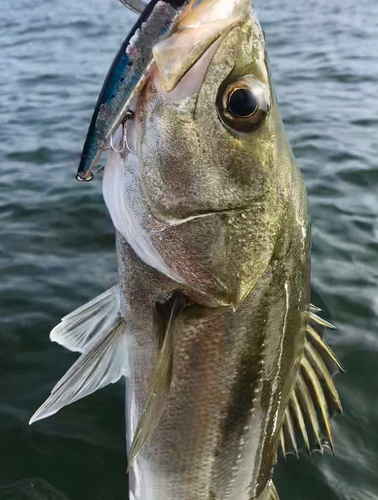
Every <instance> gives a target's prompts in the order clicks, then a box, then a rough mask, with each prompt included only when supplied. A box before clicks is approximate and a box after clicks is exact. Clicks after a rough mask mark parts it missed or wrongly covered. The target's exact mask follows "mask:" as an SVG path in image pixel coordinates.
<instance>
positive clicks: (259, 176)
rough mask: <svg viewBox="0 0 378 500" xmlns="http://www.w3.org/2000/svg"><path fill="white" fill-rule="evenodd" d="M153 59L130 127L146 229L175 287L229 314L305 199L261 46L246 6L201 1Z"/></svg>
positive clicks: (232, 0)
mask: <svg viewBox="0 0 378 500" xmlns="http://www.w3.org/2000/svg"><path fill="white" fill-rule="evenodd" d="M196 9H198V10H196ZM154 55H155V60H156V68H155V70H154V73H153V75H152V76H151V78H150V79H149V81H148V83H147V84H146V86H145V88H144V89H143V92H142V93H141V95H140V97H139V102H138V105H137V108H136V117H137V120H136V123H135V129H136V137H137V140H136V146H135V149H136V151H137V163H138V170H139V172H140V180H141V191H142V194H141V196H142V197H143V200H144V201H143V203H144V205H145V207H146V212H148V216H149V219H148V220H149V221H150V222H146V223H145V226H144V228H145V229H146V230H147V233H148V238H149V241H150V242H151V244H152V245H153V247H154V248H155V249H156V250H157V252H158V253H159V255H160V256H161V257H162V258H163V260H164V262H165V263H166V264H167V266H168V267H169V268H170V269H173V270H174V272H175V273H177V275H179V276H181V278H182V282H184V283H186V284H187V285H188V286H192V287H194V288H196V289H198V290H201V291H202V292H204V293H206V294H209V295H211V296H212V297H214V298H215V299H216V300H217V301H218V303H220V304H224V305H232V306H234V307H237V306H238V304H240V302H242V301H243V300H244V298H245V297H246V296H247V295H248V294H249V293H250V292H251V290H252V289H253V288H254V286H255V285H256V283H257V282H258V280H259V278H260V277H261V276H262V275H263V274H264V273H265V272H267V270H268V267H269V265H270V263H271V262H272V259H273V258H274V256H275V254H277V243H278V239H279V237H280V235H281V233H282V227H283V224H284V223H285V222H288V221H287V216H288V207H289V206H294V205H295V206H298V207H299V205H300V203H297V201H296V200H297V198H298V189H299V191H303V189H302V179H301V176H300V175H299V172H298V169H297V167H296V165H295V162H294V161H293V155H292V153H291V150H290V147H289V144H288V141H287V139H286V136H285V132H284V128H283V124H282V120H281V117H280V114H279V110H278V105H277V101H276V98H275V95H274V92H273V89H272V84H271V78H270V73H269V69H268V61H267V55H266V47H265V37H264V34H263V31H262V29H261V26H260V24H259V22H258V20H257V18H256V16H255V13H254V10H253V6H252V3H251V1H249V0H204V1H203V2H200V3H199V4H198V5H197V6H196V5H195V6H194V8H193V10H192V11H191V13H190V14H189V15H188V16H186V18H184V19H183V21H182V23H181V25H179V26H178V29H177V31H176V33H174V34H173V35H171V37H169V38H168V39H166V40H163V41H162V42H161V43H159V44H158V45H157V46H156V47H155V48H154ZM298 210H299V211H300V208H298ZM294 211H295V210H294ZM291 212H293V211H292V210H291ZM285 218H286V219H285ZM151 221H155V222H156V221H159V222H160V223H161V224H162V225H163V226H160V227H163V229H161V230H160V231H153V230H151V231H150V229H151V228H152V227H153V222H151ZM282 251H284V250H282Z"/></svg>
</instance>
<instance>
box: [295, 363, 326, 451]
mask: <svg viewBox="0 0 378 500" xmlns="http://www.w3.org/2000/svg"><path fill="white" fill-rule="evenodd" d="M302 367H303V369H304V371H305V373H306V375H307V377H308V379H309V381H310V383H311V385H312V387H313V389H314V393H315V397H316V400H317V403H318V405H319V407H320V411H321V413H322V417H323V422H324V425H325V429H326V432H327V436H328V438H329V441H330V444H331V448H332V451H333V450H334V439H333V432H332V427H331V422H330V417H329V413H328V405H327V402H326V399H325V395H324V392H323V389H322V386H321V384H320V382H319V379H318V376H317V374H316V373H315V370H314V368H313V367H312V365H311V363H310V362H309V360H308V359H307V358H306V357H305V356H304V357H303V358H302Z"/></svg>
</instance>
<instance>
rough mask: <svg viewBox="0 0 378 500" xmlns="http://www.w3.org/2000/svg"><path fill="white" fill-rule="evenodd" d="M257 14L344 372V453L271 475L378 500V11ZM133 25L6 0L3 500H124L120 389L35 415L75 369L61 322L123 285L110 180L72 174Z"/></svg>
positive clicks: (315, 272) (74, 5)
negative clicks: (104, 186)
mask: <svg viewBox="0 0 378 500" xmlns="http://www.w3.org/2000/svg"><path fill="white" fill-rule="evenodd" d="M255 4H256V8H257V11H258V14H259V17H260V20H261V23H262V24H263V26H264V29H265V32H266V37H267V43H268V53H269V56H270V61H271V67H272V73H273V77H274V81H275V86H276V90H277V93H278V98H279V102H280V105H281V112H282V115H283V117H284V121H285V124H286V130H287V133H288V135H289V138H290V140H291V144H292V147H293V149H294V152H295V155H296V157H297V160H298V163H299V165H300V167H301V169H302V171H303V172H304V174H305V178H306V183H307V188H308V193H309V198H310V204H311V211H312V228H313V254H312V287H313V302H314V303H315V304H316V305H318V306H319V307H322V308H323V309H324V310H325V317H326V318H327V319H330V320H331V321H332V322H334V323H336V324H337V326H338V330H337V331H335V332H330V331H328V332H327V334H326V339H327V341H328V342H329V343H330V344H331V345H332V347H333V349H334V351H335V352H336V353H337V355H338V356H339V358H340V360H341V362H342V363H343V365H344V367H345V368H346V370H347V375H337V377H336V385H337V387H338V389H339V391H340V395H341V398H342V401H343V405H344V410H345V411H344V415H343V416H338V417H337V418H335V419H334V422H333V424H334V432H335V441H336V456H335V457H334V456H332V454H331V453H326V454H325V455H324V456H321V455H320V454H315V455H313V456H312V458H309V457H307V456H306V454H305V453H301V456H300V460H297V459H296V458H295V457H293V456H288V457H287V461H286V462H285V461H284V460H283V459H282V458H281V459H280V461H279V464H278V466H277V468H276V471H275V481H276V484H277V488H278V490H279V493H280V497H281V500H320V499H322V500H336V499H337V500H378V396H377V394H378V331H377V326H378V199H377V194H378V52H377V46H378V2H377V1H376V0H358V1H356V0H353V1H351V0H286V1H285V2H283V1H282V0H255ZM134 21H135V16H134V15H133V14H131V13H129V12H128V11H127V10H126V9H125V8H124V7H123V6H122V5H121V4H120V3H118V2H117V0H101V1H100V0H85V1H84V0H60V1H56V0H54V1H53V0H34V1H33V2H30V1H27V0H12V1H11V0H1V15H0V74H1V77H0V162H1V175H0V273H1V274H0V500H27V499H35V500H126V499H127V481H126V475H125V470H126V458H125V441H124V416H123V402H122V399H123V387H122V384H116V385H114V386H112V387H108V388H106V389H104V390H102V391H100V392H99V393H97V394H95V395H92V396H90V397H88V398H86V399H84V400H82V401H80V402H78V403H76V404H74V405H72V406H70V407H68V408H66V409H64V410H63V411H61V412H60V413H59V414H57V415H56V416H55V417H53V418H50V419H48V420H46V421H41V422H38V423H36V424H35V425H33V426H31V427H29V426H28V420H29V418H30V416H31V415H32V413H33V412H34V411H35V410H36V408H37V407H38V406H39V405H40V404H41V403H42V402H43V401H44V400H45V398H46V397H47V395H48V394H49V392H50V390H51V388H52V386H53V385H54V384H55V383H56V381H57V380H58V379H59V378H60V377H61V376H62V375H63V374H64V373H65V371H66V370H67V369H68V368H69V366H70V365H71V364H72V363H73V361H74V360H75V359H76V357H77V356H76V355H75V354H72V353H68V352H66V351H65V350H64V349H63V348H61V347H59V346H58V345H55V344H52V343H50V342H49V338H48V334H49V332H50V330H51V328H52V327H53V326H55V325H56V324H57V323H58V321H59V319H60V318H61V317H62V316H64V315H65V314H67V313H68V312H70V311H72V310H73V309H74V308H76V307H78V306H79V305H81V304H83V303H85V302H86V301H87V300H88V299H90V298H92V297H94V296H96V295H97V294H98V293H100V292H101V291H103V290H105V289H107V288H108V287H109V286H111V285H112V284H114V283H115V281H116V269H115V264H114V237H113V228H112V224H111V221H110V219H109V216H108V214H107V211H106V209H105V206H104V203H103V201H102V195H101V181H100V179H101V176H100V175H99V176H97V179H95V181H93V182H92V183H90V184H87V185H83V184H80V183H78V182H76V181H75V179H74V174H75V171H76V168H77V165H78V160H79V157H80V152H81V147H82V144H83V141H84V138H85V134H86V130H87V126H88V123H89V120H90V117H91V113H92V110H93V107H94V104H95V100H96V97H97V95H98V92H99V90H100V87H101V85H102V82H103V79H104V77H105V74H106V72H107V70H108V67H109V65H110V63H111V61H112V59H113V57H114V55H115V52H116V50H117V49H118V47H119V45H120V43H121V41H122V40H123V38H124V37H125V36H126V34H127V32H128V30H129V29H130V27H131V25H132V24H133V22H134ZM235 500H237V499H235Z"/></svg>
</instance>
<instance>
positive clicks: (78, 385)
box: [30, 286, 129, 424]
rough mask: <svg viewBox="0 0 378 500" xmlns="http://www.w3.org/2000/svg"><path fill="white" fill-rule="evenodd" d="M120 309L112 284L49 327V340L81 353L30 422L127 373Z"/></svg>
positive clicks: (126, 355) (116, 293) (124, 332)
mask: <svg viewBox="0 0 378 500" xmlns="http://www.w3.org/2000/svg"><path fill="white" fill-rule="evenodd" d="M119 309H120V290H119V287H118V286H115V287H113V288H111V289H110V290H108V291H106V292H105V293H103V294H101V295H100V296H99V297H96V298H95V299H93V300H91V301H90V302H88V303H87V304H85V305H84V306H82V307H80V308H79V309H76V311H74V312H73V313H71V314H69V315H68V316H65V317H64V318H63V319H62V321H61V323H59V325H58V326H56V327H55V328H54V329H53V330H52V332H51V334H50V338H51V340H52V341H55V342H58V343H59V344H61V345H63V346H64V347H66V348H67V349H70V350H71V351H78V352H81V353H82V355H81V356H80V358H79V359H78V360H77V361H76V363H74V365H73V366H72V367H71V368H70V369H69V370H68V372H67V373H66V374H65V375H64V377H63V378H62V379H61V380H60V381H59V382H58V383H57V384H56V386H55V387H54V388H53V390H52V392H51V395H50V397H49V398H48V399H47V401H46V402H45V403H44V404H43V405H42V406H41V407H40V408H39V409H38V410H37V412H36V413H35V414H34V415H33V417H32V418H31V420H30V423H31V424H32V423H33V422H35V421H37V420H41V419H43V418H46V417H49V416H51V415H54V413H57V412H58V411H59V410H60V409H62V408H63V407H64V406H67V405H69V404H71V403H73V402H74V401H77V400H79V399H81V398H83V397H85V396H88V395H89V394H91V393H93V392H95V391H97V390H98V389H101V388H102V387H105V386H106V385H108V384H112V383H114V382H116V381H117V380H119V379H120V378H121V376H128V374H129V364H128V340H127V336H126V327H125V324H124V322H123V320H122V319H121V318H120V314H119Z"/></svg>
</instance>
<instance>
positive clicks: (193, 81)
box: [31, 0, 344, 500]
mask: <svg viewBox="0 0 378 500" xmlns="http://www.w3.org/2000/svg"><path fill="white" fill-rule="evenodd" d="M151 50H152V53H153V60H154V65H153V67H152V68H151V71H150V72H149V74H148V77H147V78H146V82H145V84H144V86H143V88H141V89H140V90H139V91H138V94H137V100H136V103H135V109H134V113H135V118H134V119H133V120H132V121H130V127H128V138H129V141H130V150H131V151H133V152H131V151H129V152H128V153H127V154H126V155H123V154H121V153H120V152H119V148H120V147H121V145H122V140H123V131H122V129H121V128H120V129H118V130H117V131H116V132H115V134H114V135H113V144H114V145H115V147H114V148H113V149H110V150H109V152H108V154H109V157H108V163H107V165H106V167H105V170H104V176H103V195H104V200H105V203H106V205H107V208H108V210H109V213H110V215H111V218H112V221H113V224H114V227H115V233H116V261H117V266H118V275H119V282H118V284H117V285H115V286H114V287H112V288H110V289H109V290H107V291H106V292H104V293H103V294H102V295H100V296H99V297H97V298H95V299H93V300H92V301H90V302H89V303H88V304H85V305H84V306H82V307H80V308H79V309H77V310H76V311H74V312H72V313H70V314H69V315H68V316H66V317H64V318H63V319H62V321H61V322H60V323H59V324H58V325H57V326H56V327H55V328H54V329H53V330H52V332H51V334H50V338H51V340H52V341H54V342H57V343H59V344H61V345H62V346H64V347H66V348H67V349H69V350H71V351H76V352H79V353H80V357H79V358H78V360H77V361H76V363H74V365H73V366H72V367H71V368H70V369H69V371H68V372H67V373H66V375H64V377H63V378H62V379H61V380H60V381H59V382H58V383H57V385H56V386H55V387H54V388H53V390H52V392H51V395H50V396H49V398H48V399H47V401H46V402H45V403H44V404H43V405H42V406H41V407H40V408H39V409H38V410H37V412H36V413H35V414H34V415H33V417H32V419H31V423H33V422H35V421H37V420H40V419H42V418H46V417H47V416H51V415H53V414H55V413H56V412H57V411H59V410H61V409H62V408H63V407H65V406H67V405H69V404H71V403H73V402H74V401H77V400H78V399H80V398H82V397H84V396H87V395H89V394H91V393H93V392H95V391H96V390H98V389H100V388H102V387H104V386H106V385H108V384H110V383H115V382H116V381H118V380H119V379H121V378H124V379H125V380H126V384H125V385H126V392H125V413H126V436H127V453H128V469H127V471H128V476H129V482H128V485H129V486H128V487H129V497H130V499H131V500H177V499H185V500H235V499H238V500H277V499H278V498H279V497H278V491H277V489H276V487H275V484H274V480H273V479H274V477H273V470H274V466H275V464H276V463H277V460H278V457H279V453H280V450H281V454H282V455H283V456H286V454H287V453H294V454H296V455H297V456H299V454H300V452H301V450H302V449H303V450H304V451H305V452H307V453H311V452H312V451H314V450H318V451H320V452H324V450H325V449H326V448H329V449H330V450H331V451H334V436H333V431H332V426H331V417H333V416H334V415H337V414H339V413H341V412H342V404H341V401H340V397H339V395H338V393H337V390H336V387H335V384H334V381H333V375H335V374H336V373H338V372H343V371H344V370H343V367H342V365H341V363H340V362H339V360H338V359H337V357H336V355H335V354H334V352H333V351H332V349H331V348H330V347H329V345H328V344H327V343H326V342H325V340H324V338H323V336H324V335H323V329H325V328H327V329H335V327H334V326H333V325H332V324H331V323H329V322H328V321H326V320H325V319H323V318H322V317H321V315H320V313H321V311H320V309H319V308H317V307H316V306H314V305H313V304H311V293H310V274H311V269H310V258H311V221H310V212H309V205H308V201H307V194H306V188H305V183H304V178H303V175H302V173H301V172H300V170H299V168H298V166H297V163H296V160H295V158H294V155H293V152H292V150H291V148H290V145H289V142H288V139H287V137H286V134H285V129H284V125H283V122H282V118H281V116H280V112H279V107H278V102H277V98H276V95H275V92H274V88H273V85H272V79H271V74H270V70H269V63H268V57H267V52H266V42H265V35H264V33H263V30H262V28H261V26H260V23H259V21H258V19H257V17H256V14H255V11H254V7H253V4H252V2H251V0H203V1H202V2H196V3H194V4H193V5H192V6H191V8H190V10H189V11H188V12H187V13H186V14H185V16H181V17H180V19H178V20H177V24H176V30H175V31H173V32H171V33H170V35H169V36H167V37H164V38H161V39H159V41H158V42H157V43H156V44H155V45H154V46H153V47H151Z"/></svg>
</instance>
